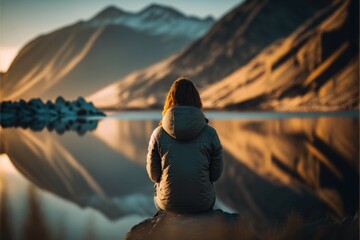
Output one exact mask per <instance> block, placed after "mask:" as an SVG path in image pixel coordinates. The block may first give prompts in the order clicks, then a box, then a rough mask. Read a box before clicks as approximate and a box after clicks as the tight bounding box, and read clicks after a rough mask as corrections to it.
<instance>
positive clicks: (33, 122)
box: [0, 97, 105, 134]
mask: <svg viewBox="0 0 360 240" xmlns="http://www.w3.org/2000/svg"><path fill="white" fill-rule="evenodd" d="M0 111H1V127H4V128H6V127H23V128H28V127H30V128H31V129H33V130H42V129H43V128H45V127H47V128H48V130H50V131H51V130H53V129H55V130H56V131H57V132H58V133H63V132H64V131H66V130H73V131H77V132H79V133H80V134H83V133H85V132H86V131H88V130H93V129H95V128H96V126H97V122H98V121H97V120H94V119H90V120H87V119H84V118H85V117H87V116H105V114H104V113H103V112H101V111H100V110H98V109H97V108H95V107H94V105H93V103H92V102H86V101H85V99H84V98H83V97H79V98H78V99H77V100H76V101H66V100H65V99H64V98H63V97H58V98H57V99H56V101H55V102H54V103H53V102H51V101H47V102H46V103H44V102H43V101H42V100H41V99H40V98H33V99H31V100H30V101H28V102H26V101H24V100H20V101H18V102H12V101H4V102H1V104H0ZM80 118H82V119H80Z"/></svg>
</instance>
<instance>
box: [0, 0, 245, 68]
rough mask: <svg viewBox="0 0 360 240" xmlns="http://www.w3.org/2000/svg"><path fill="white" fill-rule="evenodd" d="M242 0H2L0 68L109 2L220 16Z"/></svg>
mask: <svg viewBox="0 0 360 240" xmlns="http://www.w3.org/2000/svg"><path fill="white" fill-rule="evenodd" d="M241 2H243V0H156V1H146V0H118V1H115V0H0V71H6V70H7V68H8V66H9V64H10V63H11V61H12V60H13V58H14V57H15V55H16V54H17V52H18V51H19V50H20V49H21V47H23V46H24V44H26V43H27V42H28V41H29V40H32V39H33V38H35V37H36V36H38V35H40V34H43V33H47V32H51V31H53V30H55V29H57V28H59V27H62V26H64V25H69V24H72V23H74V22H76V21H78V20H81V19H82V20H87V19H89V18H91V17H92V16H94V15H95V14H96V13H97V12H99V11H101V10H102V9H103V8H105V7H107V6H109V5H115V6H117V7H119V8H122V9H124V10H128V11H139V10H141V9H142V8H144V7H146V6H147V5H150V4H151V3H158V4H163V5H167V6H173V7H175V8H177V9H178V10H180V11H181V12H183V13H185V14H187V15H196V16H199V17H206V16H208V15H212V16H213V17H215V18H219V17H221V16H222V15H223V14H225V13H226V12H228V11H229V10H230V9H232V8H233V7H235V6H236V5H238V4H240V3H241Z"/></svg>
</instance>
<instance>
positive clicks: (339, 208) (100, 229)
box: [0, 111, 359, 239]
mask: <svg viewBox="0 0 360 240" xmlns="http://www.w3.org/2000/svg"><path fill="white" fill-rule="evenodd" d="M205 115H206V116H207V117H208V118H209V120H210V123H209V124H210V125H212V126H213V127H214V128H215V129H216V130H217V132H218V135H219V137H220V140H221V143H222V145H223V158H224V170H223V174H222V177H221V178H220V180H219V181H218V182H217V183H216V184H215V188H216V193H217V202H216V208H221V209H223V210H224V211H228V212H237V213H240V214H241V215H243V216H246V217H248V218H249V219H251V220H252V221H256V223H257V224H258V225H259V226H260V225H264V226H265V225H267V224H271V223H274V222H282V221H284V220H285V219H286V217H287V216H288V214H289V213H290V212H297V213H299V214H300V215H301V216H302V217H303V218H304V219H305V220H306V221H313V220H316V219H319V218H322V217H330V218H332V219H339V220H340V219H343V218H344V217H346V216H349V215H354V214H355V212H356V210H357V209H358V208H359V113H358V112H337V113H326V114H321V113H303V114H302V113H238V112H206V113H205ZM160 117H161V113H160V112H156V111H148V112H123V113H109V116H108V117H105V118H94V117H92V118H88V119H82V120H75V119H66V120H59V121H58V122H56V123H54V124H52V125H48V126H45V125H44V124H42V123H41V122H36V123H34V125H33V126H30V127H27V128H26V129H24V128H21V127H20V126H19V127H17V128H15V127H6V128H0V131H1V153H2V154H1V155H0V156H1V157H0V183H1V184H0V189H1V198H0V200H1V206H0V208H1V218H2V223H1V224H2V225H1V227H2V231H4V232H6V233H7V234H8V236H10V235H11V236H12V237H13V238H14V239H21V238H23V237H24V236H32V237H33V238H34V239H38V238H40V236H45V237H47V238H51V239H120V238H122V237H123V236H124V235H125V234H126V232H127V231H128V230H129V229H130V228H131V227H132V226H134V225H135V224H137V223H139V222H141V221H142V220H144V219H146V218H147V217H149V216H151V215H153V214H154V213H155V212H156V210H155V207H154V205H153V195H152V194H153V184H152V183H151V181H150V180H149V178H148V176H147V173H146V170H145V164H146V153H147V145H148V141H149V139H150V135H151V133H152V130H153V129H154V128H156V127H157V126H158V123H159V120H160Z"/></svg>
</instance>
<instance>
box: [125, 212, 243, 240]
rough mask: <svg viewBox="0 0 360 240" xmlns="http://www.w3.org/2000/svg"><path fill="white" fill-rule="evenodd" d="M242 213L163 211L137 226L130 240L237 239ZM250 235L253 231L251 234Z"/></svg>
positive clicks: (132, 231)
mask: <svg viewBox="0 0 360 240" xmlns="http://www.w3.org/2000/svg"><path fill="white" fill-rule="evenodd" d="M239 222H240V216H239V215H238V214H231V213H227V212H223V211H221V210H215V211H209V212H205V213H202V214H176V213H170V212H164V211H159V212H157V213H156V214H155V215H154V216H153V217H151V218H148V219H146V220H144V221H143V222H141V223H139V224H138V225H136V226H134V227H133V228H132V229H131V230H130V231H129V232H128V234H127V235H126V236H125V239H126V240H140V239H172V240H176V239H209V240H211V239H233V237H234V236H240V232H241V230H244V229H238V228H237V224H238V223H239ZM249 234H250V233H249Z"/></svg>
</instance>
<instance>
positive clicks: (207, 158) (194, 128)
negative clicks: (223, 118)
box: [146, 106, 223, 212]
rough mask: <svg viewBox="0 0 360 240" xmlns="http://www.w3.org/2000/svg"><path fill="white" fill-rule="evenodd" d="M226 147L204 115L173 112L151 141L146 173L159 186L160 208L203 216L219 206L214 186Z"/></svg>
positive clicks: (191, 110)
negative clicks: (198, 213)
mask: <svg viewBox="0 0 360 240" xmlns="http://www.w3.org/2000/svg"><path fill="white" fill-rule="evenodd" d="M222 167H223V161H222V147H221V144H220V141H219V138H218V135H217V133H216V131H215V129H214V128H212V127H210V126H209V125H207V120H206V118H205V116H204V114H203V113H202V111H201V110H200V109H198V108H196V107H191V106H175V107H173V108H170V109H169V110H168V111H167V112H166V114H165V116H164V117H163V119H162V126H159V127H157V128H156V129H155V130H154V131H153V133H152V135H151V138H150V142H149V148H148V154H147V164H146V170H147V172H148V174H149V177H150V179H151V180H152V181H153V182H154V183H156V194H155V195H156V197H155V201H156V203H157V205H158V206H159V207H160V208H161V209H164V210H168V211H173V212H201V211H206V210H209V209H210V208H211V207H212V206H213V204H214V202H215V192H214V187H213V182H215V181H216V180H218V179H219V177H220V176H221V172H222Z"/></svg>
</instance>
